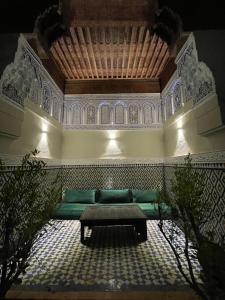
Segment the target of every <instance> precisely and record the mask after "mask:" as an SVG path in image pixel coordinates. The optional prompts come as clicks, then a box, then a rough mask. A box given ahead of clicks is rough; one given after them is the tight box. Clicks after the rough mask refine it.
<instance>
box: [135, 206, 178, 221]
mask: <svg viewBox="0 0 225 300" xmlns="http://www.w3.org/2000/svg"><path fill="white" fill-rule="evenodd" d="M137 204H138V206H139V207H140V209H141V210H142V211H143V213H144V214H145V215H146V216H147V217H148V219H150V220H159V210H158V204H157V203H137ZM161 208H162V212H163V215H162V217H163V219H171V217H172V214H171V207H169V206H167V205H166V204H165V203H163V204H161Z"/></svg>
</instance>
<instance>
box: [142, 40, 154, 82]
mask: <svg viewBox="0 0 225 300" xmlns="http://www.w3.org/2000/svg"><path fill="white" fill-rule="evenodd" d="M157 39H158V38H157V36H156V34H154V35H153V36H151V40H150V42H149V47H148V50H147V53H146V56H145V61H144V64H143V67H142V71H141V78H143V77H144V75H145V74H146V72H147V69H148V66H149V64H150V62H151V59H152V55H153V52H154V49H155V46H156V42H157Z"/></svg>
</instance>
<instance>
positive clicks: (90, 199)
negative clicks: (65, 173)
mask: <svg viewBox="0 0 225 300" xmlns="http://www.w3.org/2000/svg"><path fill="white" fill-rule="evenodd" d="M95 192H96V190H86V191H81V190H72V189H68V190H65V192H64V195H63V202H66V203H89V204H94V203H95Z"/></svg>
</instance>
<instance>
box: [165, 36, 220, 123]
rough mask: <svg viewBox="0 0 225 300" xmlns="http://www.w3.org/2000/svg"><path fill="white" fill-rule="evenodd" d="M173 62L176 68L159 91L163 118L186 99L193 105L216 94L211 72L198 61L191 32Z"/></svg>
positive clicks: (175, 109)
mask: <svg viewBox="0 0 225 300" xmlns="http://www.w3.org/2000/svg"><path fill="white" fill-rule="evenodd" d="M175 62H176V64H177V70H176V71H175V72H174V74H173V76H172V78H171V79H170V81H169V82H168V83H167V85H166V87H165V88H164V89H163V91H162V93H161V102H162V111H163V116H164V120H166V119H168V118H169V117H170V116H172V115H173V114H174V113H175V112H176V111H177V110H179V109H180V108H181V107H182V106H183V105H184V103H185V102H187V101H190V100H192V101H193V105H194V106H195V105H197V104H198V103H200V102H202V101H204V100H206V99H207V98H208V97H209V96H211V95H213V94H215V95H216V86H215V80H214V77H213V74H212V72H211V70H210V69H209V68H208V66H207V65H206V64H205V63H204V62H199V60H198V53H197V49H196V44H195V38H194V35H193V34H190V36H189V38H188V39H187V41H186V43H185V44H184V46H183V47H182V49H181V50H180V52H179V54H178V55H177V58H176V60H175Z"/></svg>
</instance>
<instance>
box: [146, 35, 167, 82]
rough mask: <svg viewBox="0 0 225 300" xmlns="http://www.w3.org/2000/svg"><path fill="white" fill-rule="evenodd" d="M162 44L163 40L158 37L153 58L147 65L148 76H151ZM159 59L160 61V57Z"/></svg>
mask: <svg viewBox="0 0 225 300" xmlns="http://www.w3.org/2000/svg"><path fill="white" fill-rule="evenodd" d="M163 45H164V43H163V41H162V40H161V39H160V38H159V39H158V44H157V46H156V49H155V52H154V55H153V60H152V61H151V65H150V67H149V75H148V77H149V78H153V71H154V68H155V66H156V64H157V62H158V60H159V55H160V52H161V51H162V48H163ZM160 61H161V59H160Z"/></svg>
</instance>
